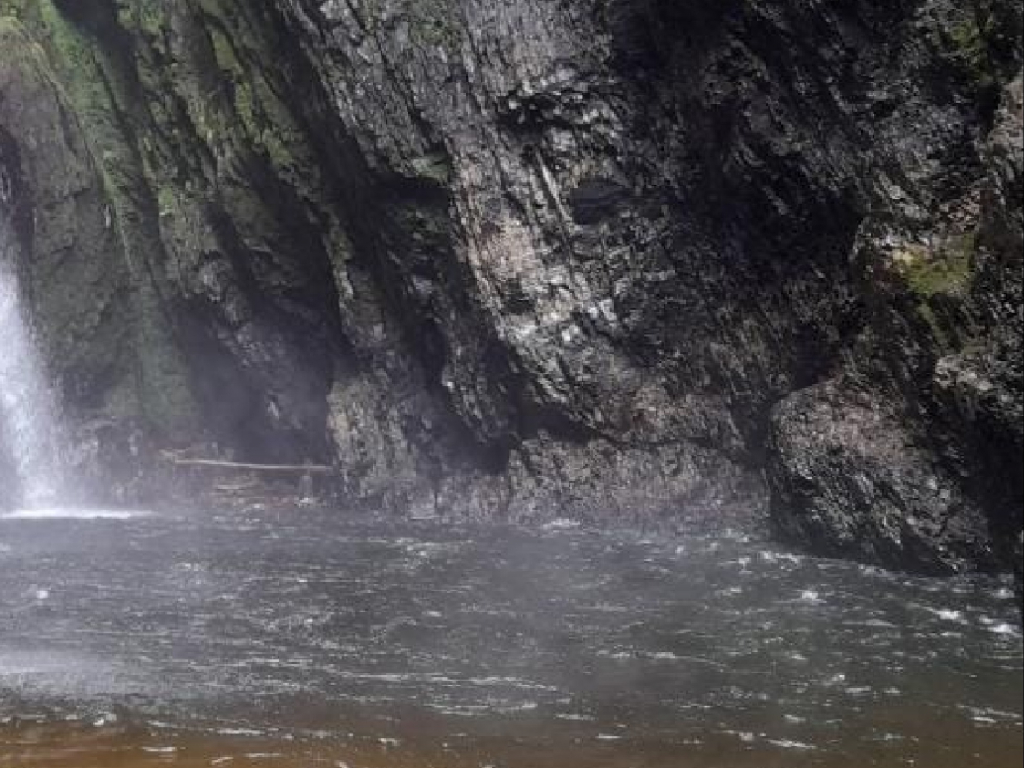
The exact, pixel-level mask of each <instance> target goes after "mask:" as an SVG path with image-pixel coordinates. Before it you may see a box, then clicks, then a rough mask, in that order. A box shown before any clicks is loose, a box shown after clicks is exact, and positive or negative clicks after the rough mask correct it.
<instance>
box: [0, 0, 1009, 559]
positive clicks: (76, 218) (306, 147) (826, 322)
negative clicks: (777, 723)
mask: <svg viewBox="0 0 1024 768" xmlns="http://www.w3.org/2000/svg"><path fill="white" fill-rule="evenodd" d="M961 6H963V4H956V3H952V2H945V1H944V0H927V1H918V2H908V3H892V2H881V0H878V1H877V2H872V1H870V0H860V1H855V0H851V1H845V0H844V1H840V0H812V1H811V2H806V3H799V4H794V3H783V2H771V3H750V2H743V1H741V0H730V1H729V2H719V3H679V2H669V1H668V0H664V1H662V0H559V1H558V2H551V1H550V0H517V1H516V2H511V1H509V0H506V1H503V2H494V1H493V0H429V1H427V0H374V2H361V1H357V0H351V1H350V2H338V1H328V2H312V1H311V0H277V1H276V2H265V3H253V2H244V1H243V0H167V1H166V2H159V3H158V2H152V1H149V2H146V1H144V0H134V1H130V0H89V1H88V2H84V1H81V0H78V1H76V2H71V1H70V0H38V2H17V1H16V0H4V1H3V2H0V13H2V14H4V17H3V18H4V21H3V22H2V27H0V29H2V34H3V35H4V37H5V39H8V40H11V41H16V43H14V44H11V45H7V44H5V45H4V46H3V47H2V48H0V50H2V51H3V53H0V93H2V94H3V99H2V100H0V139H2V141H0V146H2V147H5V149H4V153H3V155H2V164H3V166H4V168H6V169H8V170H7V171H5V173H7V174H8V175H9V176H10V177H11V178H16V179H17V180H18V182H17V185H16V186H15V187H14V190H15V191H14V193H13V194H12V195H11V196H10V199H9V200H6V201H5V204H4V205H5V208H7V209H10V210H12V211H15V214H14V215H15V216H16V217H18V221H19V222H20V225H19V226H20V229H19V231H20V232H21V236H22V237H21V239H22V252H23V254H24V259H23V262H24V263H23V267H24V269H25V271H26V272H27V273H28V274H29V276H30V277H31V284H32V286H33V295H34V297H35V303H36V307H37V310H38V317H39V318H40V322H41V324H42V328H43V331H44V335H45V338H46V339H47V345H48V350H49V353H50V355H49V356H50V359H51V360H53V365H54V369H55V372H56V374H57V375H58V376H59V377H60V379H61V381H62V382H63V385H64V386H63V388H64V391H65V393H66V395H67V398H68V400H69V402H70V404H71V406H72V409H73V410H74V411H75V412H77V413H78V414H79V415H80V416H81V418H82V420H83V421H84V422H86V423H87V424H88V425H89V430H90V431H89V435H90V440H89V441H88V444H89V445H90V446H92V449H91V453H90V456H91V457H92V458H91V459H89V460H88V461H85V463H86V464H91V465H102V464H103V463H104V462H103V460H102V456H103V455H115V456H119V457H122V458H123V457H124V456H126V455H130V456H132V457H134V459H133V460H137V462H138V463H139V464H140V466H141V465H145V463H146V461H147V459H146V457H147V456H151V455H154V454H155V453H156V452H157V451H158V450H159V449H161V448H168V447H181V446H186V445H189V444H197V443H206V444H209V446H210V447H209V449H208V450H211V451H212V450H213V449H214V446H216V449H217V451H218V452H219V454H220V455H234V456H237V457H242V458H248V459H255V460H274V461H305V460H315V461H319V462H331V463H335V464H337V466H338V468H339V472H340V475H341V477H342V479H343V490H344V493H345V496H346V498H347V499H349V500H350V501H352V502H355V501H357V500H360V501H364V502H366V503H371V504H377V505H384V506H387V507H390V508H396V509H402V510H411V511H412V512H413V513H414V514H417V515H420V514H422V515H427V514H437V513H441V514H474V515H481V516H488V517H506V518H511V519H516V520H528V519H533V518H542V517H550V516H553V515H575V516H579V517H587V518H594V519H607V520H612V521H614V520H622V519H623V518H628V519H630V520H632V519H634V518H640V519H643V520H651V519H655V518H672V517H675V516H678V515H682V514H725V512H724V511H723V510H725V509H736V508H739V507H757V506H758V505H759V504H760V503H761V501H762V496H763V487H764V485H765V484H764V482H763V478H764V476H765V475H764V472H765V469H767V478H768V481H769V482H768V484H767V485H768V486H770V488H771V489H772V491H773V494H774V500H773V504H772V509H773V514H774V518H775V519H776V521H777V523H778V524H779V527H780V529H781V530H783V531H785V532H787V533H788V534H790V535H791V536H793V537H795V538H798V539H800V540H802V541H805V542H810V543H812V544H814V545H816V546H820V547H825V548H826V549H828V550H829V551H836V552H840V553H843V554H849V555H853V556H859V557H867V558H871V559H876V560H881V561H883V562H886V563H890V564H896V565H905V566H908V567H916V568H922V569H925V570H950V569H958V568H962V567H966V566H972V565H975V566H976V565H983V566H988V565H990V564H992V563H993V562H998V563H1005V562H1007V561H1008V559H1009V558H1011V557H1012V555H1010V554H1008V553H1009V552H1010V550H1011V549H1012V546H1010V544H1008V542H1012V541H1019V529H1020V487H1021V482H1020V472H1019V465H1020V461H1019V459H1020V455H1021V441H1020V431H1019V428H1017V427H1015V426H1014V425H1013V423H1012V417H1013V416H1014V414H1019V411H1020V403H1021V393H1020V363H1019V349H1020V311H1019V307H1020V302H1019V296H1020V294H1019V292H1020V275H1019V269H1017V268H1016V267H1017V265H1018V264H1019V260H1020V249H1019V237H1017V238H1016V239H1014V236H1013V235H1014V232H1015V230H1014V229H1013V227H1014V226H1016V227H1017V230H1016V233H1017V234H1018V235H1019V222H1020V195H1019V194H1017V195H1016V196H1014V191H1015V189H1017V187H1019V184H1020V172H1019V168H1020V151H1021V150H1020V142H1019V119H1018V118H1019V109H1017V110H1016V112H1015V111H1014V107H1013V101H1012V100H1013V99H1014V98H1017V97H1016V96H1014V95H1013V94H1015V93H1017V92H1018V91H1014V90H1013V89H1012V88H1011V89H1010V91H1008V92H1007V93H1009V95H1003V90H1004V88H1005V87H1006V85H1007V84H1008V83H1009V82H1010V81H1011V80H1013V78H1014V77H1015V76H1016V74H1017V73H1018V72H1019V69H1020V58H1021V43H1020V39H1019V21H1020V16H1019V11H1018V10H1017V9H1016V7H1015V6H1014V5H1013V4H1011V3H1008V2H1000V1H997V0H979V2H977V3H973V4H970V7H961ZM17 51H22V53H17ZM24 51H30V52H31V55H25V54H24ZM1014 87H1016V88H1018V90H1019V85H1018V86H1014ZM1001 103H1002V104H1004V105H1005V106H1003V107H1002V109H1001V111H1000V108H999V105H1000V104H1001ZM1015 119H1017V120H1018V121H1017V123H1014V120H1015ZM62 168H67V172H66V173H63V174H62V173H60V169H62ZM1015 174H1016V175H1015ZM1014 185H1017V187H1014ZM1014 297H1016V304H1014V300H1015V298H1014ZM1014 355H1016V357H1014ZM876 438H877V439H876ZM112 443H113V444H116V445H113V446H112V445H111V444H112ZM984 450H989V451H990V452H991V453H992V456H990V457H986V456H987V454H985V453H984ZM1014 452H1016V453H1014ZM1014 461H1016V466H1017V467H1018V469H1017V470H1016V471H1012V470H1011V469H1009V468H1010V467H1011V466H1013V462H1014ZM108 463H109V462H108ZM122 463H123V462H122ZM134 471H136V470H133V472H134ZM996 480H998V483H997V482H996ZM993 542H994V543H993Z"/></svg>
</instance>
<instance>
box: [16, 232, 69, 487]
mask: <svg viewBox="0 0 1024 768" xmlns="http://www.w3.org/2000/svg"><path fill="white" fill-rule="evenodd" d="M14 250H15V246H14V244H13V242H12V238H11V237H10V232H9V228H8V224H7V222H5V221H4V220H3V218H2V217H0V443H3V444H4V445H6V446H7V448H8V451H9V453H10V454H11V456H12V458H13V459H14V468H15V471H16V472H17V475H18V480H19V481H20V484H21V497H22V503H23V504H25V505H26V506H30V507H39V506H48V505H53V504H54V503H56V502H60V501H61V500H62V496H63V494H64V492H65V490H66V482H65V480H66V478H65V477H64V460H63V458H64V446H65V445H67V443H66V441H65V440H64V438H63V434H62V431H61V428H60V419H59V418H58V409H57V405H56V403H57V400H56V398H55V397H54V394H53V391H52V388H51V387H50V385H49V382H48V381H47V377H46V375H45V373H44V368H43V365H42V362H41V360H40V358H39V354H38V352H37V349H36V346H35V343H34V339H33V335H32V331H31V327H30V325H29V323H28V321H27V317H26V314H25V311H24V307H23V302H22V297H21V291H20V288H19V285H18V276H17V270H16V268H15V259H14Z"/></svg>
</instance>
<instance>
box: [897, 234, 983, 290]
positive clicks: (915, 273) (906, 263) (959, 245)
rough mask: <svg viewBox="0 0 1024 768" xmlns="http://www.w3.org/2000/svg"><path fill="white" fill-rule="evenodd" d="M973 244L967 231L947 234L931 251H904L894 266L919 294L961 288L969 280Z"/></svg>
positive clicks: (974, 235)
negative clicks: (937, 246) (950, 235)
mask: <svg viewBox="0 0 1024 768" xmlns="http://www.w3.org/2000/svg"><path fill="white" fill-rule="evenodd" d="M976 247H977V246H976V234H975V233H974V232H968V233H965V234H962V235H957V236H954V237H951V238H949V239H948V240H947V241H946V242H945V243H943V244H942V246H941V247H940V248H938V249H936V250H934V251H930V250H928V249H925V248H921V249H919V250H913V251H911V250H906V251H904V252H903V253H902V254H901V255H900V257H898V258H897V260H896V261H897V265H898V267H897V268H898V270H899V273H900V275H901V276H902V278H903V280H904V281H905V283H906V285H907V287H908V288H909V289H910V290H911V291H912V292H913V293H914V294H915V295H917V296H919V297H922V298H926V299H927V298H931V297H933V296H936V295H938V294H943V293H955V292H960V291H962V290H964V289H965V288H966V287H967V286H968V285H969V284H970V281H971V274H972V265H973V263H974V253H975V250H976Z"/></svg>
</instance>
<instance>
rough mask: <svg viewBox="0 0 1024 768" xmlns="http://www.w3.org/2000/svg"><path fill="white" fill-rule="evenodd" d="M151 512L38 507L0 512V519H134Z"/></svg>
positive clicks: (148, 515) (150, 514)
mask: <svg viewBox="0 0 1024 768" xmlns="http://www.w3.org/2000/svg"><path fill="white" fill-rule="evenodd" d="M152 516H153V513H152V512H148V511H146V510H141V509H74V508H63V507H53V508H40V509H16V510H14V511H13V512H7V513H5V514H0V520H136V519H138V518H144V517H152Z"/></svg>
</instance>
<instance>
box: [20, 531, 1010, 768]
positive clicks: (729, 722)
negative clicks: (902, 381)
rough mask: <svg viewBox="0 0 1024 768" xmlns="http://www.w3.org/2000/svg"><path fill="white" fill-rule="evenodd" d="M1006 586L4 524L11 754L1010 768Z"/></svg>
mask: <svg viewBox="0 0 1024 768" xmlns="http://www.w3.org/2000/svg"><path fill="white" fill-rule="evenodd" d="M1022 688H1024V673H1022V641H1021V633H1020V631H1019V628H1018V624H1017V618H1016V615H1015V608H1014V602H1013V597H1012V593H1011V591H1010V589H1009V584H1008V583H1007V582H1006V581H1005V580H998V579H988V578H980V577H975V578H961V579H954V580H929V579H914V578H907V577H902V576H897V575H894V574H890V573H886V572H884V571H880V570H877V569H873V568H868V567H863V566H858V565H856V564H851V563H841V562H835V561H828V560H818V559H814V558H808V557H802V556H798V555H793V554H790V553H787V552H784V551H782V550H780V549H778V548H777V547H776V546H774V545H771V544H770V543H767V542H764V541H762V540H760V539H759V538H757V537H756V536H754V535H751V534H749V533H744V532H739V531H730V530H724V531H716V530H706V531H688V532H685V533H680V534H679V535H678V536H675V537H671V538H664V537H644V536H642V535H639V534H636V533H630V532H623V533H606V534H597V533H591V532H586V531H582V530H579V529H576V528H572V527H571V526H551V527H549V528H548V529H546V530H542V531H535V532H527V531H520V530H515V529H509V528H469V527H450V526H448V527H446V526H442V525H431V524H408V525H401V526H396V525H394V524H388V523H384V522H363V523H352V522H348V523H346V522H342V521H341V520H340V519H339V518H337V517H328V516H316V515H312V514H310V513H308V512H296V511H288V512H286V513H281V514H273V513H260V514H255V513H254V514H251V515H248V516H237V515H234V516H217V515H209V516H182V517H173V516H146V517H139V518H131V517H129V518H128V519H102V518H101V519H74V518H73V516H69V515H66V514H65V515H58V516H51V517H50V518H48V519H35V520H33V519H0V768H8V767H9V766H10V767H11V768H14V767H17V768H35V767H36V766H39V767H40V768H42V767H43V766H46V767H47V768H101V767H102V768H119V767H121V766H124V767H125V768H128V767H130V768H148V767H149V766H177V767H178V768H191V767H192V766H230V767H232V768H234V767H235V766H267V767H273V768H299V767H300V766H301V767H302V768H306V767H307V766H308V767H310V768H315V767H316V766H321V765H322V766H331V768H346V767H347V768H433V767H435V766H436V767H437V768H485V767H486V766H491V767H492V768H803V767H804V766H807V767H808V768H810V767H811V766H814V767H816V768H870V767H871V766H879V767H880V768H889V767H891V766H914V767H915V768H969V767H970V766H977V767H978V768H1010V766H1018V765H1020V763H1021V758H1022V755H1024V738H1022V733H1024V730H1022V709H1024V706H1022V701H1021V694H1022Z"/></svg>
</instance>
